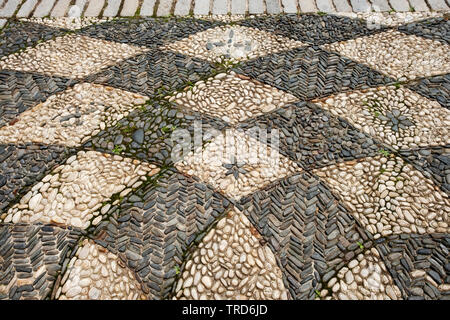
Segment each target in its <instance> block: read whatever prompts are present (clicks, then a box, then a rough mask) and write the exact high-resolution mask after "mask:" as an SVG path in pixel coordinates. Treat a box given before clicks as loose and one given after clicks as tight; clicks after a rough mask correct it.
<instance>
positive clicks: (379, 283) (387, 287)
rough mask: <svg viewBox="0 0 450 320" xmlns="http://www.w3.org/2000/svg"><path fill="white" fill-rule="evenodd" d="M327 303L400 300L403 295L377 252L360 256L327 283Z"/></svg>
mask: <svg viewBox="0 0 450 320" xmlns="http://www.w3.org/2000/svg"><path fill="white" fill-rule="evenodd" d="M327 286H328V288H329V289H330V290H329V291H328V292H325V295H324V296H325V297H326V299H330V298H332V299H337V300H400V299H402V293H401V291H400V289H399V288H398V287H397V286H396V285H395V284H394V283H393V280H392V277H391V275H390V274H389V270H388V269H387V268H386V265H385V264H384V263H383V260H382V259H381V258H380V253H379V252H378V250H377V249H376V248H372V249H370V250H367V251H366V252H365V253H360V254H359V255H358V256H357V257H356V258H355V259H353V260H352V261H350V262H349V263H348V265H347V266H345V267H343V268H342V269H340V270H339V272H338V273H337V274H336V276H335V277H333V278H331V279H330V280H329V281H328V283H327Z"/></svg>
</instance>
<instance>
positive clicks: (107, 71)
mask: <svg viewBox="0 0 450 320" xmlns="http://www.w3.org/2000/svg"><path fill="white" fill-rule="evenodd" d="M12 2H13V1H8V3H7V4H6V5H5V3H4V4H3V7H2V8H3V9H1V10H6V9H5V8H9V7H7V6H8V5H10V3H12ZM18 2H20V1H18ZM28 2H29V3H35V2H36V1H34V2H33V1H28ZM50 2H51V1H50ZM53 2H54V1H53ZM53 2H52V3H53ZM62 2H63V1H58V4H57V5H58V6H59V5H60V3H62ZM67 2H70V1H67ZM72 2H73V1H72ZM72 2H70V3H72ZM77 2H78V1H77ZM100 2H101V1H99V3H100ZM136 2H137V1H135V2H134V3H135V6H133V7H132V8H137V5H136ZM145 2H146V1H145ZM282 2H283V4H284V8H285V9H286V8H289V6H288V3H289V1H282ZM380 2H381V1H380ZM405 2H406V1H405ZM412 2H413V1H411V3H412ZM45 3H47V2H46V1H44V2H40V4H39V7H38V8H41V9H39V10H41V11H39V12H44V11H45V10H44V8H42V6H43V5H44V4H45ZM92 3H93V2H91V3H90V4H89V6H88V9H89V8H91V9H92V7H91V4H92ZM101 3H103V2H101ZM111 3H116V4H117V3H120V1H116V2H114V1H109V2H108V6H109V7H106V9H105V10H104V11H103V13H104V15H105V12H106V11H107V10H110V11H109V12H112V13H114V14H115V13H116V12H117V10H116V11H114V8H111V6H112V4H111ZM126 3H127V4H129V5H130V6H131V5H132V3H133V1H126ZM180 3H188V4H189V3H191V2H189V1H184V2H183V1H178V2H177V5H175V11H176V10H177V8H179V7H178V4H180ZM232 3H234V1H233V2H232ZM252 3H256V1H255V2H253V1H250V4H252ZM311 3H312V2H311ZM326 3H331V1H329V2H326V1H317V5H318V6H319V7H320V6H322V8H326V6H325V4H326ZM334 3H335V4H336V1H334ZM342 3H344V2H342ZM345 3H347V2H345ZM351 3H352V5H353V8H355V7H356V6H357V5H361V4H362V3H364V1H351ZM391 3H392V1H391ZM396 3H397V4H398V3H401V2H400V1H399V2H396ZM417 3H419V2H417ZM427 3H428V4H429V5H431V3H434V4H437V3H439V2H437V1H436V2H433V1H427ZM442 3H443V2H442ZM163 4H164V2H163V1H159V7H157V8H158V9H157V10H158V11H160V10H161V12H162V10H166V11H165V12H171V11H170V10H172V9H173V8H174V5H172V7H170V9H169V7H164V6H163ZM214 4H215V5H216V2H214ZM269 4H270V5H269ZM275 4H276V2H271V1H266V5H267V10H269V8H270V10H274V11H275V10H277V9H276V6H275ZM110 5H111V6H110ZM61 6H62V4H61ZM180 6H181V5H180ZM100 7H102V8H100ZM250 7H251V6H250ZM38 8H36V10H35V11H34V12H36V11H37V10H38ZM55 8H57V7H56V6H55V7H53V10H55ZM58 8H59V7H58ZM108 8H110V9H108ZM120 8H122V10H124V9H125V8H126V7H125V6H124V5H121V7H120ZM155 8H156V7H155ZM191 8H192V7H191ZM231 8H233V6H232V7H231ZM327 8H331V7H327ZM88 9H86V10H88ZM143 9H144V7H141V12H142V10H143ZM219 9H220V10H223V12H225V13H226V10H227V8H226V7H223V6H222V7H220V6H219V3H218V2H217V7H216V6H213V10H219ZM14 10H16V9H14ZM14 10H13V11H14ZM21 10H22V9H21ZM46 10H47V11H45V12H46V13H45V14H43V15H47V14H48V12H50V11H49V9H48V8H47V9H46ZM92 10H94V9H92ZM97 10H100V11H101V10H103V6H100V5H99V6H98V8H97ZM133 10H134V9H133ZM133 10H131V9H130V10H129V11H127V12H129V13H130V15H132V14H133ZM136 10H137V9H136ZM178 10H181V9H178ZM194 10H195V7H194ZM322 10H324V9H322ZM30 12H31V11H30ZM147 12H151V10H149V11H147ZM205 13H206V12H205ZM114 14H112V15H114ZM449 29H450V25H449V22H448V21H447V17H446V16H445V13H440V12H407V13H402V14H400V13H396V14H393V13H373V14H367V13H364V14H361V15H359V16H352V15H349V14H322V13H320V14H312V13H310V14H302V15H261V16H252V17H244V16H220V17H217V16H205V17H203V18H201V19H200V18H193V17H183V18H179V17H178V18H175V17H166V18H152V17H147V18H144V17H140V18H139V17H133V18H89V19H88V18H86V19H80V18H78V19H77V18H71V17H69V18H61V17H60V18H54V19H51V18H50V19H49V18H26V19H25V18H22V19H10V20H9V21H8V23H7V24H6V26H5V27H4V29H3V30H2V31H1V34H0V97H1V100H0V160H1V161H0V299H338V300H345V299H392V300H397V299H427V300H437V299H449V297H450V261H449V250H450V227H449V212H450V199H449V192H450V132H449V131H450V100H449V99H450V55H449V52H450V50H449V49H450V48H449V41H450V39H449V33H448V31H449ZM224 150H227V152H225V153H224V152H223V151H224Z"/></svg>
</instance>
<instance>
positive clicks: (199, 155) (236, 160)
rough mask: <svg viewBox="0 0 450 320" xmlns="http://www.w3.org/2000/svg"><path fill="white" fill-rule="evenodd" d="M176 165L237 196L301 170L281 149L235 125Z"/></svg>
mask: <svg viewBox="0 0 450 320" xmlns="http://www.w3.org/2000/svg"><path fill="white" fill-rule="evenodd" d="M233 164H234V165H233ZM244 164H245V165H244ZM176 167H177V169H178V170H180V171H182V172H184V173H187V174H189V175H194V176H197V177H199V178H200V179H201V180H203V181H204V182H206V183H209V184H210V185H211V186H213V187H214V188H217V189H219V190H220V191H222V192H224V193H225V194H226V195H228V196H229V197H231V198H233V199H236V200H239V199H240V198H241V197H242V196H245V195H247V194H250V193H251V192H254V191H256V190H258V189H260V188H263V187H264V186H266V185H267V184H269V183H271V182H273V181H275V180H277V179H280V178H283V177H285V176H287V175H289V174H292V173H295V172H299V171H300V170H301V169H300V167H298V165H297V164H295V163H294V162H292V161H291V160H289V159H288V158H286V157H284V156H282V155H281V154H280V153H278V151H276V150H274V149H272V148H271V147H269V146H267V145H265V144H262V143H261V142H259V141H257V140H256V139H254V138H253V137H250V136H249V135H247V134H245V133H244V132H241V131H238V130H235V129H230V130H226V131H225V132H224V134H221V135H218V136H216V137H215V138H214V139H213V140H212V141H211V143H209V144H207V146H206V147H205V149H204V150H195V152H192V151H191V152H190V153H189V154H187V155H186V156H185V157H184V159H183V160H181V161H179V162H177V163H176ZM230 170H232V171H231V172H230ZM236 170H237V172H236ZM235 172H236V173H235Z"/></svg>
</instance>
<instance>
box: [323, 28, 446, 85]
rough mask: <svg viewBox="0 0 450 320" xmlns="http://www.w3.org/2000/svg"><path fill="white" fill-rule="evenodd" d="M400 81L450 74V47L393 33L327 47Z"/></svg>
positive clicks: (336, 43) (325, 47)
mask: <svg viewBox="0 0 450 320" xmlns="http://www.w3.org/2000/svg"><path fill="white" fill-rule="evenodd" d="M322 48H323V49H324V50H328V51H333V52H337V53H339V54H341V55H343V56H345V57H348V58H350V59H352V60H355V61H357V62H359V63H362V64H365V65H367V66H369V67H371V68H373V69H375V70H377V71H379V72H381V73H384V74H386V75H388V76H392V77H393V78H396V79H398V80H406V79H415V78H419V77H431V76H435V75H438V74H445V73H449V72H450V56H449V54H448V52H449V51H450V47H449V46H448V45H447V44H443V43H440V42H438V41H434V40H430V39H424V38H422V37H418V36H414V35H406V34H404V33H401V32H398V31H394V30H389V31H386V32H382V33H377V34H375V35H370V36H365V37H361V38H356V39H352V40H347V41H343V42H335V43H331V44H326V45H323V46H322Z"/></svg>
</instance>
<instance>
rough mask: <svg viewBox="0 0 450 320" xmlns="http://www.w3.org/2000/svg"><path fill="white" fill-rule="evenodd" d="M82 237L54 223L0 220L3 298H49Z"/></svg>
mask: <svg viewBox="0 0 450 320" xmlns="http://www.w3.org/2000/svg"><path fill="white" fill-rule="evenodd" d="M79 237H80V234H79V232H77V231H76V230H69V229H63V228H57V227H52V226H43V225H29V224H15V225H11V224H6V225H5V224H0V239H1V241H0V253H1V255H0V300H3V299H5V300H6V299H9V300H18V299H21V300H29V299H33V300H36V299H39V300H42V299H45V298H48V296H49V295H50V293H51V291H52V287H53V285H54V283H55V280H56V278H57V276H58V273H59V272H60V271H61V269H62V268H63V262H64V260H65V258H66V256H67V255H68V252H69V251H71V250H72V249H73V247H75V245H76V243H77V241H78V239H79Z"/></svg>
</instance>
